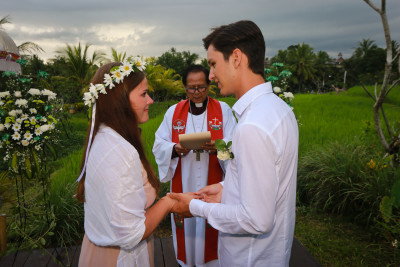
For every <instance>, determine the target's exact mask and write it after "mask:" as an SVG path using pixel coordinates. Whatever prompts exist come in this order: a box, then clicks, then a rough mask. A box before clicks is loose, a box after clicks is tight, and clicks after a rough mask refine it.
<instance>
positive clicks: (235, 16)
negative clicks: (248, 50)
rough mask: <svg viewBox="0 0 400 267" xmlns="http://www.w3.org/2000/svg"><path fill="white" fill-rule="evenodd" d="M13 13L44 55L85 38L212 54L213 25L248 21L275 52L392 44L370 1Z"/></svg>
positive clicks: (81, 4) (166, 1) (164, 2)
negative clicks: (207, 40)
mask: <svg viewBox="0 0 400 267" xmlns="http://www.w3.org/2000/svg"><path fill="white" fill-rule="evenodd" d="M373 2H374V3H375V4H376V5H377V6H380V1H378V0H373ZM386 2H387V3H386V5H387V8H386V9H387V16H388V20H389V25H390V32H391V36H392V39H393V40H396V41H398V42H399V43H400V0H387V1H386ZM7 15H9V17H10V19H11V23H10V24H5V25H4V26H3V30H5V31H6V32H7V33H8V35H9V36H10V37H11V38H12V39H13V40H14V42H15V43H16V44H17V45H20V44H22V43H23V42H27V41H30V42H34V43H36V44H38V45H39V46H41V47H42V48H43V49H44V50H45V52H44V53H40V54H38V56H39V57H40V58H42V59H44V60H47V59H50V58H54V57H55V56H56V55H57V52H56V51H61V50H63V49H64V48H65V47H66V44H69V45H78V43H79V42H80V43H81V44H82V45H85V44H90V45H91V46H90V49H91V50H89V51H90V53H92V52H93V51H95V50H97V51H102V52H104V53H106V55H108V56H109V57H110V58H111V47H113V48H114V49H116V50H117V51H118V52H126V53H127V55H133V56H137V55H139V56H143V57H150V56H154V57H158V56H161V55H162V54H163V53H164V52H166V51H168V50H170V48H171V47H175V48H176V50H177V51H179V52H181V51H190V52H191V53H196V54H198V55H199V56H200V58H206V57H207V54H206V51H205V50H204V48H203V45H202V38H204V37H205V36H207V34H208V33H210V30H211V28H213V27H217V26H220V25H225V24H229V23H232V22H236V21H238V20H243V19H246V20H252V21H254V22H255V23H256V24H257V25H258V26H259V27H260V29H261V31H262V32H263V35H264V39H265V41H266V57H269V58H270V57H273V56H275V55H276V54H277V52H278V50H284V49H286V48H287V47H288V46H290V45H295V44H299V43H300V44H301V43H306V44H309V45H310V46H311V47H312V48H313V49H314V52H318V51H321V50H322V51H326V52H328V54H329V55H330V56H331V57H333V58H337V56H338V54H339V52H341V53H342V54H343V57H344V58H345V59H346V58H348V57H350V56H351V54H352V53H353V51H354V49H355V48H356V47H357V46H358V42H361V41H362V40H363V39H370V40H374V41H375V43H376V44H377V45H378V46H379V47H382V48H384V47H385V39H384V34H383V29H382V22H381V19H380V16H379V14H378V13H377V12H375V11H374V10H373V9H372V8H371V7H369V6H368V5H367V4H366V3H365V2H364V1H363V0H302V1H300V0H212V1H210V0H203V1H193V0H142V1H136V0H118V1H110V0H108V1H105V0H68V1H60V0H5V1H2V3H1V9H0V18H3V17H5V16H7Z"/></svg>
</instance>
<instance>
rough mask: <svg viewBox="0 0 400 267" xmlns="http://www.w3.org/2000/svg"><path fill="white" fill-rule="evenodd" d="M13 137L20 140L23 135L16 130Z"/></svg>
mask: <svg viewBox="0 0 400 267" xmlns="http://www.w3.org/2000/svg"><path fill="white" fill-rule="evenodd" d="M12 139H14V140H19V139H21V135H20V134H19V133H17V132H15V133H14V134H13V135H12Z"/></svg>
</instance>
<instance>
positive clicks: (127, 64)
mask: <svg viewBox="0 0 400 267" xmlns="http://www.w3.org/2000/svg"><path fill="white" fill-rule="evenodd" d="M145 69H146V62H145V61H143V60H142V59H141V58H140V57H135V58H133V59H132V58H128V60H126V61H124V62H123V63H122V65H121V66H115V67H113V68H112V69H111V70H110V74H108V73H106V74H104V82H103V83H99V84H92V83H91V84H90V87H89V92H86V93H84V96H83V101H84V102H85V105H87V106H89V107H90V106H91V105H92V104H93V103H95V102H96V99H97V98H98V97H99V93H101V94H107V91H106V88H107V87H108V88H109V89H112V88H113V87H115V83H117V84H119V83H122V82H123V80H124V78H125V77H126V76H128V75H129V74H131V73H132V72H137V71H144V70H145Z"/></svg>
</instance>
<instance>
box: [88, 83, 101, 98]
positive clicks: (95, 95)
mask: <svg viewBox="0 0 400 267" xmlns="http://www.w3.org/2000/svg"><path fill="white" fill-rule="evenodd" d="M89 92H90V93H91V94H92V96H93V97H94V98H95V99H97V98H99V94H98V92H97V88H96V86H94V85H93V83H91V84H90V87H89Z"/></svg>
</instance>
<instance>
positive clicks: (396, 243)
mask: <svg viewBox="0 0 400 267" xmlns="http://www.w3.org/2000/svg"><path fill="white" fill-rule="evenodd" d="M398 243H399V242H397V239H395V240H394V241H393V242H392V246H393V247H395V248H397V246H398Z"/></svg>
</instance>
